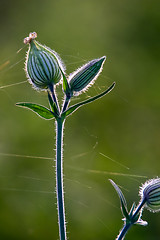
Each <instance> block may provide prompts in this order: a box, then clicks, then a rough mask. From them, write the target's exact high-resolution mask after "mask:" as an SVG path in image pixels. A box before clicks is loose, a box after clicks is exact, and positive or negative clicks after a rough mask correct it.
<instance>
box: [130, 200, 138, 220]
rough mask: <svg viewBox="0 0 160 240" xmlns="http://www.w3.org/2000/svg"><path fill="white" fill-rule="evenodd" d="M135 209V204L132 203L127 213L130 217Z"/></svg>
mask: <svg viewBox="0 0 160 240" xmlns="http://www.w3.org/2000/svg"><path fill="white" fill-rule="evenodd" d="M135 208H136V204H135V202H134V203H133V204H132V207H131V209H130V211H129V216H130V217H132V215H133V213H134V210H135Z"/></svg>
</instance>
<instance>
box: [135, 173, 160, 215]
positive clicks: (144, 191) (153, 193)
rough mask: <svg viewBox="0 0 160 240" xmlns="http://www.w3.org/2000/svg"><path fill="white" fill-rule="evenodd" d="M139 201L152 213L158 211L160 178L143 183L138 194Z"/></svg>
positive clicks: (159, 204)
mask: <svg viewBox="0 0 160 240" xmlns="http://www.w3.org/2000/svg"><path fill="white" fill-rule="evenodd" d="M139 194H140V196H141V200H142V201H144V202H145V206H146V207H147V208H148V209H149V210H150V211H152V212H158V211H160V178H154V179H151V180H149V181H147V182H145V183H144V184H143V185H142V187H141V188H140V192H139Z"/></svg>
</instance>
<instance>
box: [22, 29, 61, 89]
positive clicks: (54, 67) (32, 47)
mask: <svg viewBox="0 0 160 240" xmlns="http://www.w3.org/2000/svg"><path fill="white" fill-rule="evenodd" d="M36 37H37V34H36V33H35V32H33V33H30V34H29V37H27V38H25V39H24V43H25V44H29V50H28V52H27V57H26V62H25V71H26V74H27V77H28V80H29V82H30V83H31V84H32V85H33V86H34V87H35V88H37V89H40V90H45V89H48V88H52V87H53V85H55V84H57V83H58V82H59V81H60V80H61V79H62V73H61V70H62V71H64V67H63V64H62V61H61V60H60V58H59V56H58V55H57V53H56V52H54V51H53V50H51V49H49V48H48V47H46V46H43V45H41V44H40V43H38V42H37V41H35V40H34V39H35V38H36ZM60 68H61V69H60Z"/></svg>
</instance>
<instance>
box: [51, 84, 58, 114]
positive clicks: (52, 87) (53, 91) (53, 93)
mask: <svg viewBox="0 0 160 240" xmlns="http://www.w3.org/2000/svg"><path fill="white" fill-rule="evenodd" d="M49 89H50V91H51V94H52V98H53V101H54V102H55V104H56V107H57V110H58V112H60V110H59V104H58V101H57V97H56V94H55V89H54V86H53V85H50V86H49Z"/></svg>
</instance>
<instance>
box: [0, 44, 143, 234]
mask: <svg viewBox="0 0 160 240" xmlns="http://www.w3.org/2000/svg"><path fill="white" fill-rule="evenodd" d="M25 52H26V47H25V46H24V47H22V48H20V49H19V50H18V51H16V52H15V53H14V54H13V55H12V56H9V57H8V58H7V59H4V61H2V62H1V64H0V83H1V84H0V90H1V91H0V94H1V93H5V96H6V98H10V99H11V100H12V102H13V103H14V104H15V102H14V99H13V98H12V93H9V92H8V91H7V90H8V89H10V88H12V89H14V88H16V87H17V86H19V85H20V86H24V87H25V86H26V85H27V84H28V82H27V80H25V75H24V77H23V79H24V80H22V81H16V80H15V78H14V77H13V80H12V82H9V83H7V82H5V84H4V80H3V79H4V76H5V75H6V74H9V72H10V71H11V70H12V72H13V70H14V69H16V72H19V71H21V69H22V64H23V62H24V61H25V57H24V56H25ZM61 57H62V58H66V59H70V62H69V61H68V62H67V63H66V66H67V67H71V68H72V67H73V69H74V67H75V66H78V65H82V64H84V63H86V62H87V59H84V58H82V57H80V56H79V54H78V53H77V55H76V56H73V55H61ZM17 58H18V60H17ZM89 60H90V59H89ZM102 76H103V78H105V79H107V80H108V79H109V78H108V77H107V76H105V75H104V74H103V73H102ZM106 82H107V81H106ZM110 82H111V80H110ZM106 87H108V86H106V85H105V84H103V85H102V84H101V85H99V83H98V81H97V82H96V84H95V85H94V87H93V89H94V92H95V94H96V93H99V92H101V91H103V90H105V88H106ZM113 94H114V95H115V96H116V97H118V98H121V99H122V101H127V100H126V99H124V98H123V97H121V96H118V95H116V94H115V93H113ZM89 96H90V91H89V93H85V94H84V98H88V97H89ZM78 98H80V97H78ZM78 98H76V101H77V100H78ZM88 107H89V106H88ZM28 114H29V113H28ZM72 121H73V120H72ZM94 121H96V116H95V119H94ZM3 123H4V121H3ZM3 123H1V124H3ZM6 124H7V123H6ZM2 128H3V127H2ZM90 131H91V130H90ZM66 134H69V133H68V132H67V133H66ZM66 134H65V135H66ZM70 134H71V135H72V133H70ZM82 135H83V137H85V135H87V137H88V138H90V139H91V142H92V144H90V145H88V147H89V149H88V151H84V152H81V149H80V148H79V150H77V151H79V152H77V154H75V155H72V156H70V157H69V153H70V155H71V152H72V151H71V148H72V145H71V146H69V148H70V151H68V152H67V158H70V161H69V164H68V163H67V159H65V163H64V185H65V192H66V193H65V202H66V205H67V206H66V208H71V206H70V203H71V204H73V205H76V206H77V208H78V209H79V208H80V209H82V211H83V212H85V211H87V212H88V213H89V212H90V211H91V210H92V209H93V206H92V204H90V203H89V201H88V200H87V199H85V193H87V195H86V198H87V197H88V196H89V195H90V198H92V197H93V198H95V199H98V203H100V204H102V206H103V205H105V204H106V208H111V209H112V208H116V209H118V208H119V205H118V200H117V201H115V202H113V200H112V198H111V197H107V196H106V193H104V191H103V189H104V188H101V187H100V185H99V184H100V183H102V182H103V184H104V185H105V184H106V192H107V194H108V191H107V187H108V186H109V182H107V181H108V179H109V178H114V177H116V179H117V178H124V179H126V181H128V180H129V181H132V182H133V183H134V182H138V184H140V183H141V182H142V181H144V179H145V178H147V176H145V175H139V174H136V173H135V170H134V169H132V168H131V169H130V166H126V165H125V164H123V163H122V162H121V160H119V159H114V157H112V156H108V154H107V150H106V151H104V150H103V152H102V151H100V146H99V138H100V136H95V135H94V133H90V132H89V130H88V129H85V127H83V126H82ZM42 138H43V136H42ZM31 141H32V139H31ZM74 141H75V140H74ZM1 142H2V140H1ZM64 143H65V140H64ZM67 147H68V146H65V151H66V150H67ZM0 149H1V148H0ZM2 157H3V159H7V161H14V160H15V159H16V160H18V161H19V160H22V161H23V160H24V159H29V160H30V161H32V162H33V161H36V163H37V164H38V161H44V164H46V163H47V164H48V165H49V166H54V162H53V161H54V153H53V156H52V157H51V156H41V155H39V154H38V152H37V155H33V156H32V154H30V153H29V152H28V154H27V155H26V154H25V153H24V154H23V153H22V151H20V152H14V151H13V152H0V158H2ZM64 158H65V154H64ZM97 158H98V159H100V160H101V161H102V162H103V164H104V165H105V167H104V169H105V170H102V169H99V168H96V162H97ZM85 159H86V161H88V159H89V160H90V163H91V164H89V163H88V165H87V164H85V167H83V166H82V164H77V166H76V163H77V162H80V161H82V163H84V161H85ZM72 163H73V164H72ZM94 163H95V164H94ZM109 164H111V165H112V166H113V168H114V166H115V168H116V169H119V171H110V170H108V171H107V170H106V169H107V166H108V165H109ZM86 166H87V167H86ZM5 167H6V166H5ZM2 168H3V165H2V166H1V176H0V178H1V179H6V182H7V183H9V182H10V180H11V179H16V180H17V181H20V182H21V181H24V183H25V184H26V182H29V186H31V185H33V186H35V188H34V189H33V188H31V187H29V188H28V189H27V187H25V184H24V186H23V184H22V185H21V187H19V184H17V185H18V187H17V185H16V181H15V186H14V184H8V185H5V184H4V185H5V186H3V187H0V195H3V194H4V193H5V192H15V193H16V192H17V193H18V192H21V193H30V194H38V195H41V194H42V195H51V196H52V197H53V199H54V200H53V203H56V199H55V191H54V188H53V185H54V184H55V176H54V171H53V169H51V171H53V174H51V173H50V174H49V177H42V176H43V175H42V176H41V174H40V176H37V174H35V172H32V171H31V170H29V171H28V175H27V174H25V175H23V174H22V175H21V174H17V173H16V171H15V174H14V175H13V171H12V175H11V176H10V175H5V174H4V175H3V169H2ZM67 171H68V172H69V174H68V173H66V172H67ZM26 173H27V171H26ZM72 173H74V174H72ZM83 178H84V179H83ZM96 181H97V182H96ZM1 185H3V184H1ZM26 185H27V184H26ZM104 185H103V186H104ZM41 186H42V189H41ZM45 186H46V190H45V189H44V187H45ZM49 186H51V187H49ZM70 186H71V187H72V189H74V190H75V189H76V190H77V191H78V189H79V191H80V192H81V193H83V197H81V198H80V199H78V198H79V195H78V196H77V197H76V195H75V194H73V193H72V189H71V187H70ZM36 187H37V189H36ZM99 188H100V190H99V191H98V189H99ZM121 188H123V186H121ZM111 189H112V188H111V187H110V189H109V190H110V191H111ZM123 189H124V191H126V192H127V191H129V190H128V189H127V188H123ZM97 191H98V193H97ZM112 194H113V195H114V191H113V192H112ZM17 197H18V196H17ZM114 197H115V198H116V197H117V196H116V193H115V196H114ZM117 198H118V197H117ZM86 209H87V210H86ZM66 211H67V210H66ZM95 212H96V213H95V216H96V218H95V219H94V221H95V222H98V223H99V224H100V225H102V227H104V228H105V229H107V231H110V226H109V224H108V222H107V220H106V219H105V218H104V216H103V217H102V218H101V214H100V213H98V211H95ZM68 217H69V213H68V211H67V218H68ZM117 231H118V229H117ZM117 233H118V232H117Z"/></svg>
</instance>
